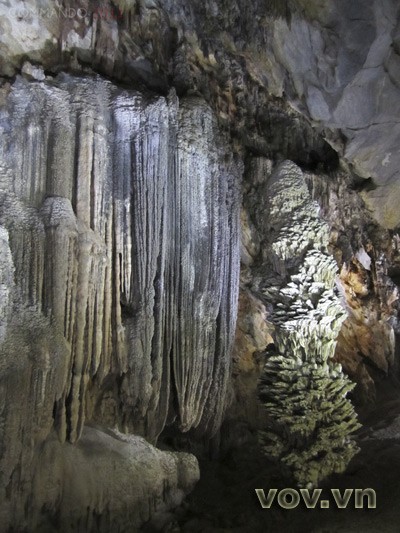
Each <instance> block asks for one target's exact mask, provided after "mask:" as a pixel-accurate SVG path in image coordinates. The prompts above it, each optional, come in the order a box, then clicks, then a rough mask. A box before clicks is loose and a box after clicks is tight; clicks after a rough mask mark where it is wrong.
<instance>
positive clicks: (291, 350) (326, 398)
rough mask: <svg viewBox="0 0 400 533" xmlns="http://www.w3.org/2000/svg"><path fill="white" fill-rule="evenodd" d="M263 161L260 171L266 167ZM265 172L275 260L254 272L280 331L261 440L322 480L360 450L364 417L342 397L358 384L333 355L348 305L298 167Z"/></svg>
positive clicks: (303, 475) (302, 477)
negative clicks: (356, 437)
mask: <svg viewBox="0 0 400 533" xmlns="http://www.w3.org/2000/svg"><path fill="white" fill-rule="evenodd" d="M266 163H267V164H265V163H264V162H262V161H261V162H259V163H258V164H257V165H255V171H256V172H260V171H261V172H262V171H263V170H264V171H266V172H268V167H269V166H270V165H268V162H266ZM264 180H265V191H264V194H263V195H262V196H263V198H264V201H265V207H264V206H258V210H257V208H256V214H257V226H258V227H261V228H262V229H263V232H264V234H265V235H266V236H267V238H268V241H269V242H268V254H267V257H268V259H269V261H270V262H269V264H265V265H264V266H267V267H268V274H267V275H266V276H265V277H264V276H263V277H262V278H261V279H257V277H255V279H254V281H255V287H254V290H258V291H261V292H262V293H263V294H264V295H265V297H266V301H267V302H269V303H270V305H272V306H273V309H272V313H271V316H270V320H271V322H272V323H273V324H274V325H275V326H276V334H275V348H274V352H275V353H274V355H272V356H271V357H269V358H268V361H267V363H266V364H265V368H264V370H263V373H262V376H261V383H260V388H259V389H260V398H261V401H262V402H263V404H264V405H265V408H266V411H267V415H268V417H269V419H270V422H269V426H270V427H269V430H263V431H262V432H261V440H262V442H263V448H264V449H265V451H266V452H267V454H268V455H272V456H274V457H277V458H279V459H280V461H282V463H283V464H284V465H286V466H287V467H288V468H289V469H290V471H292V473H293V475H294V477H295V479H296V481H297V483H298V484H300V485H303V486H307V485H313V486H317V485H318V482H320V481H322V479H323V478H324V477H326V476H328V475H330V474H331V473H333V472H342V471H344V470H345V468H346V467H347V465H348V463H349V462H350V460H351V459H352V457H353V455H354V454H355V452H356V450H357V448H356V446H355V443H354V441H352V440H351V433H352V432H353V431H354V430H355V429H358V427H359V424H357V422H356V415H355V413H354V409H353V406H352V404H351V402H350V401H349V400H347V399H345V397H346V394H347V392H349V391H350V390H352V389H353V388H354V384H352V383H351V382H350V381H349V380H348V378H346V377H345V376H344V375H343V373H342V370H341V367H340V365H338V364H337V363H333V362H332V358H333V356H334V353H335V348H336V339H337V336H338V334H339V331H340V329H341V327H342V324H343V320H344V318H345V310H344V308H343V307H342V305H341V303H340V300H339V298H338V296H337V294H336V293H335V289H336V287H335V282H336V278H337V265H336V263H335V261H334V259H333V258H332V257H331V256H330V254H329V253H328V250H327V248H328V242H329V229H328V225H327V224H326V223H325V222H324V221H322V220H319V217H318V211H319V209H318V204H317V203H316V202H315V201H312V200H311V196H310V193H309V191H308V189H307V186H306V183H305V180H304V177H303V175H302V172H301V170H300V169H299V168H298V167H296V166H295V165H293V163H290V162H284V163H282V164H281V165H280V166H279V167H278V168H277V169H275V170H274V172H273V173H272V175H271V176H268V175H267V176H266V178H264ZM288 220H290V221H291V223H290V224H288ZM336 292H337V289H336Z"/></svg>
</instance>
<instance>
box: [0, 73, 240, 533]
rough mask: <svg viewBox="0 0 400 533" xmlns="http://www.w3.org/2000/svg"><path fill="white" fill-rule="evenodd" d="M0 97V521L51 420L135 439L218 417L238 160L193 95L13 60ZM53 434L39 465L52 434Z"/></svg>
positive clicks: (235, 258) (17, 512) (233, 269)
mask: <svg viewBox="0 0 400 533" xmlns="http://www.w3.org/2000/svg"><path fill="white" fill-rule="evenodd" d="M0 113H1V114H0V128H1V133H2V135H1V141H0V154H1V170H0V183H1V188H0V225H1V242H2V247H1V255H0V258H1V262H0V273H1V279H0V288H1V294H2V299H1V307H0V318H1V328H0V334H1V337H2V339H3V342H2V344H1V366H0V369H1V373H0V381H1V398H2V400H1V403H2V406H3V407H2V411H1V414H0V421H1V422H0V424H1V427H2V430H3V432H2V435H3V436H2V439H1V454H0V462H1V471H2V473H3V476H2V478H1V483H0V491H1V494H2V496H1V501H3V502H4V501H5V500H7V498H11V500H12V501H13V502H15V500H16V499H17V500H18V508H17V509H14V510H11V508H6V509H5V511H4V513H5V514H3V520H2V523H3V524H11V523H12V522H10V521H11V520H14V521H18V520H21V521H23V520H29V519H30V518H31V517H30V516H29V512H30V508H29V506H25V503H24V502H25V501H26V498H27V497H28V496H29V493H30V490H31V489H30V488H29V487H30V483H31V481H32V472H31V468H30V463H31V461H32V458H33V457H34V455H35V453H38V449H39V447H40V446H42V443H43V441H44V440H45V439H46V437H47V435H49V434H50V432H51V431H52V428H55V429H56V430H57V433H58V437H59V439H60V441H61V442H64V441H65V440H67V441H69V442H71V443H75V442H79V439H80V436H81V435H82V431H83V430H84V427H85V422H87V421H90V420H95V421H96V422H97V423H98V424H99V425H101V426H106V427H119V428H120V430H122V431H124V432H133V433H135V434H136V435H137V434H140V435H144V436H146V437H147V438H148V439H150V440H153V441H154V440H156V438H157V437H158V435H159V434H160V433H161V431H162V430H163V428H164V427H165V425H166V423H168V424H172V423H174V424H175V425H176V427H178V428H179V430H180V431H183V432H186V431H189V430H190V429H192V430H196V431H197V433H198V434H199V435H207V436H208V437H210V436H212V435H213V434H214V433H215V432H216V431H217V429H218V428H219V426H220V424H221V421H222V417H223V414H224V410H225V407H226V401H227V392H228V380H229V376H230V368H231V360H230V351H231V346H232V342H233V339H234V334H235V322H236V314H237V312H236V309H237V294H238V282H239V253H240V252H239V231H238V225H239V190H238V177H239V173H240V165H238V164H237V163H236V162H235V160H234V158H233V156H231V155H230V154H229V153H228V144H227V143H226V140H225V139H224V138H223V136H221V134H220V133H219V131H218V128H217V125H216V122H215V119H214V117H213V114H212V112H211V110H210V108H209V107H208V106H207V105H206V104H205V103H204V101H203V100H202V99H201V98H199V97H187V98H185V99H183V100H182V101H181V102H178V99H177V98H176V96H175V94H174V92H173V91H172V92H171V93H170V94H169V95H168V97H150V96H149V97H147V96H145V95H143V94H141V93H139V92H135V91H129V90H124V89H119V88H117V87H116V86H114V85H113V84H111V83H110V82H107V81H104V80H102V79H100V78H96V77H86V78H85V77H82V78H74V77H71V76H68V75H60V76H59V77H58V78H57V79H51V80H50V79H49V80H47V81H46V82H39V81H33V82H31V81H27V80H26V79H24V78H21V77H18V78H17V80H16V81H15V83H14V84H13V85H12V86H10V87H9V88H7V101H6V103H3V105H2V107H1V109H0ZM54 450H55V451H54ZM54 450H53V451H54V453H53V452H52V454H51V457H52V458H53V459H54V464H53V465H49V468H50V469H51V468H55V469H56V468H58V467H60V468H61V466H60V465H58V464H57V457H58V455H57V453H56V451H57V450H58V451H59V454H60V455H59V457H62V456H64V451H65V450H69V448H68V447H67V445H65V446H64V447H61V448H60V447H58V448H57V447H56V448H54ZM71 453H75V452H71ZM76 453H79V452H76ZM60 460H61V459H60ZM121 468H122V467H121ZM136 482H137V479H136V480H134V479H132V483H136ZM142 489H143V494H145V495H146V491H147V489H146V487H144V486H143V487H142ZM71 490H72V489H71ZM157 494H158V497H159V498H163V496H162V493H161V494H160V493H157ZM147 497H148V496H145V498H147ZM149 497H150V496H149ZM48 498H49V509H51V510H52V511H53V510H54V509H56V508H57V499H56V500H54V499H53V495H51V494H48ZM115 501H116V500H115ZM115 501H114V500H112V501H111V500H110V502H109V503H110V506H111V507H112V509H111V507H110V512H114V511H115V512H117V508H116V507H115V505H114V504H115ZM104 505H106V503H104ZM168 505H169V504H168ZM93 509H94V507H93ZM75 511H76V510H75ZM75 511H73V510H71V512H74V513H75ZM77 512H78V511H76V513H77ZM96 512H97V511H96ZM9 513H11V514H9ZM65 513H67V514H68V512H67V511H65ZM139 514H140V513H139ZM76 516H77V514H76ZM143 516H144V515H143ZM147 518H148V516H147V514H146V520H147ZM138 520H139V518H138ZM140 520H142V521H144V518H143V517H142V518H141V519H140ZM15 523H16V522H15Z"/></svg>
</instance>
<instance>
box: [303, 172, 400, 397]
mask: <svg viewBox="0 0 400 533" xmlns="http://www.w3.org/2000/svg"><path fill="white" fill-rule="evenodd" d="M332 178H333V179H332ZM307 181H308V183H309V186H310V188H311V191H312V195H313V197H314V198H315V199H316V200H317V201H318V202H319V205H320V207H321V216H322V217H323V218H324V219H325V220H326V222H327V223H328V225H329V228H330V250H331V251H332V254H333V255H334V257H335V259H336V261H337V263H338V265H339V268H340V278H339V281H340V284H339V289H340V291H341V294H342V298H343V302H344V303H345V307H346V311H347V318H346V320H345V322H344V323H343V326H342V328H341V330H340V333H339V336H338V343H337V347H336V352H335V359H336V360H337V361H338V362H340V363H341V364H342V365H343V368H344V369H345V371H346V373H347V374H348V375H349V376H350V377H351V379H352V380H353V381H355V382H356V383H357V384H358V386H357V388H356V389H355V391H354V398H355V399H356V401H357V403H359V404H364V405H366V404H368V403H371V402H372V403H373V402H374V401H376V400H378V401H379V398H378V396H379V395H377V386H378V387H379V383H380V382H383V383H384V382H385V380H387V379H388V378H389V379H390V378H391V376H393V377H395V376H397V375H398V362H397V356H396V354H397V352H396V339H397V338H398V335H399V322H398V306H399V298H398V285H397V277H396V276H397V271H398V264H399V246H398V236H397V234H396V233H394V234H393V233H392V232H388V231H385V230H383V229H382V228H379V227H378V226H377V225H376V223H375V222H374V221H373V220H372V218H371V216H370V215H369V213H368V212H366V211H365V209H364V206H363V203H362V201H361V199H360V197H359V195H358V194H357V192H356V191H354V190H352V186H351V184H350V182H349V176H347V175H346V173H343V172H337V173H335V174H334V176H331V178H330V179H328V177H327V176H323V175H316V174H307Z"/></svg>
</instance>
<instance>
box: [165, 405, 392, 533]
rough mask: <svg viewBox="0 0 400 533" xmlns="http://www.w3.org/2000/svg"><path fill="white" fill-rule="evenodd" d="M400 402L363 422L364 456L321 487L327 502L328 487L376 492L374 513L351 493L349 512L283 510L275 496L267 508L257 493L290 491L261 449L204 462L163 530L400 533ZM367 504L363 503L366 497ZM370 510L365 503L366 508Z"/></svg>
mask: <svg viewBox="0 0 400 533" xmlns="http://www.w3.org/2000/svg"><path fill="white" fill-rule="evenodd" d="M399 413H400V399H397V398H396V399H393V397H392V398H391V399H388V401H387V402H385V403H383V404H380V407H379V408H377V409H375V410H374V411H371V412H370V413H369V414H368V416H364V417H362V416H361V417H360V418H364V420H363V422H364V424H365V425H364V428H363V430H362V431H361V433H360V435H359V446H360V452H359V453H358V454H357V455H356V456H355V457H354V459H353V460H352V462H351V463H350V465H349V467H348V469H347V471H346V472H345V473H344V474H342V475H334V476H331V478H329V479H328V480H327V481H325V482H324V483H323V484H321V488H322V496H321V498H320V499H323V497H324V496H325V497H326V498H328V497H329V496H330V494H331V493H330V489H332V488H337V489H340V492H341V494H343V491H344V490H345V489H357V488H360V489H366V488H372V489H374V490H375V493H376V508H374V509H368V508H362V509H355V507H354V495H352V497H351V498H350V500H349V503H348V505H347V507H346V508H345V509H338V508H337V507H336V504H335V502H334V500H333V498H332V496H330V497H329V499H330V502H331V505H330V508H329V509H321V508H319V503H318V504H317V507H316V508H315V509H307V508H306V507H305V505H304V503H300V504H299V505H298V507H296V508H295V509H290V510H289V509H288V510H285V509H282V508H281V507H280V506H279V504H278V502H277V501H276V498H275V500H274V502H273V504H272V506H271V508H270V509H262V507H261V505H260V503H259V501H258V498H257V495H256V493H255V489H256V488H263V489H264V492H265V494H267V493H268V490H269V489H270V488H277V489H282V488H286V487H293V488H295V487H294V486H293V483H292V484H291V483H290V481H288V480H285V479H282V476H281V474H280V473H279V471H278V469H277V467H276V466H275V465H274V464H272V463H271V462H269V461H268V460H267V459H266V458H264V457H263V456H262V454H261V452H260V450H259V449H258V446H257V444H256V443H255V442H254V443H253V444H249V445H248V446H246V447H245V448H242V449H238V450H235V451H234V452H231V453H230V454H229V455H228V456H226V457H225V458H224V459H223V460H220V461H210V460H204V461H202V462H201V473H202V475H201V480H200V482H199V483H198V485H197V486H196V488H195V490H194V491H193V492H192V494H191V495H190V496H189V497H188V498H187V500H186V501H185V502H184V504H183V506H182V507H181V508H179V509H178V510H177V512H176V514H175V516H174V521H173V522H170V523H169V525H168V526H167V527H166V528H164V529H163V531H169V532H174V533H178V532H181V533H200V532H204V533H217V532H228V531H231V532H235V533H258V532H260V533H261V532H263V533H269V532H271V533H275V532H279V533H280V532H282V533H335V532H344V533H353V532H354V533H356V532H357V533H358V532H363V533H377V532H380V533H398V532H400V505H399V503H398V502H399V501H400V416H399ZM365 500H366V499H365ZM366 506H367V504H366V501H365V507H366Z"/></svg>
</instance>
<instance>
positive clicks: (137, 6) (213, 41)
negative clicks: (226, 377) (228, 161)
mask: <svg viewBox="0 0 400 533" xmlns="http://www.w3.org/2000/svg"><path fill="white" fill-rule="evenodd" d="M398 14H399V6H398V3H397V1H396V0H385V1H384V2H382V1H381V0H374V1H372V2H370V1H367V0H357V1H356V2H352V3H351V6H349V3H348V2H347V1H345V0H340V1H336V0H327V1H325V2H320V1H312V2H305V1H304V0H291V1H289V2H283V0H274V1H271V2H264V1H261V0H258V1H255V2H252V4H251V6H249V5H248V2H246V1H245V0H235V1H234V2H232V1H231V0H229V2H226V1H225V0H210V1H208V2H206V3H199V2H189V3H188V2H186V1H185V2H183V1H175V0H174V1H166V2H163V3H162V4H156V3H154V2H149V1H142V0H140V1H139V0H130V1H126V2H125V1H124V2H122V1H121V2H117V3H116V4H113V3H111V2H108V1H102V2H91V1H88V0H80V1H79V2H74V3H73V4H71V5H67V4H65V5H64V4H57V3H56V4H54V3H53V2H50V1H49V0H42V1H41V2H40V3H37V2H36V1H35V0H27V1H26V2H17V3H14V2H10V1H9V0H3V2H2V3H1V6H0V24H1V38H0V39H1V41H0V46H1V48H0V52H1V56H0V57H1V62H0V74H2V75H5V76H12V75H13V74H14V73H15V72H16V71H19V70H20V69H21V68H23V64H24V61H25V60H27V59H28V60H29V61H30V62H36V63H40V64H42V65H43V66H44V67H45V69H48V70H57V69H59V68H60V67H63V68H69V69H71V68H74V69H77V70H82V68H91V69H94V70H95V71H98V72H101V73H103V74H105V75H107V76H111V77H113V78H114V79H119V80H121V81H122V80H124V81H128V82H129V83H132V82H133V83H135V84H136V85H137V84H143V85H144V86H147V87H149V88H151V89H153V90H156V91H164V92H166V91H167V89H168V85H169V84H170V83H171V82H172V83H173V85H174V86H175V87H176V89H177V90H178V92H179V93H185V92H187V91H199V92H201V93H202V94H203V95H204V96H205V97H206V99H207V100H208V101H209V102H210V103H211V104H212V105H213V107H214V108H215V109H216V110H217V112H218V115H219V118H220V120H221V122H222V123H224V124H226V125H227V126H228V127H231V128H232V129H233V130H236V131H237V132H238V133H239V134H240V136H241V138H242V139H243V141H244V142H245V143H246V144H247V145H248V146H249V147H252V149H256V150H257V151H261V152H263V153H265V155H271V154H272V153H273V151H274V150H275V153H276V151H284V155H285V157H289V158H291V159H293V158H294V157H295V156H296V157H297V158H299V159H303V161H305V162H308V163H311V162H312V161H313V159H314V160H317V161H318V160H319V161H321V160H323V157H322V156H324V155H325V156H327V155H329V150H327V148H326V146H324V145H323V143H321V142H320V141H319V140H318V139H317V136H316V135H315V134H314V133H313V132H312V130H311V129H310V127H309V126H307V124H303V125H299V122H298V119H297V118H296V116H295V114H291V113H290V111H289V110H288V109H287V108H286V109H287V111H288V112H286V113H282V105H281V103H279V101H276V100H274V98H275V97H278V98H282V97H283V98H285V99H286V100H287V101H288V102H289V103H290V106H291V107H292V108H293V109H296V110H297V111H299V112H300V113H301V114H303V115H304V116H305V117H307V119H308V120H309V122H310V123H311V124H313V126H314V127H315V128H316V129H317V130H318V131H319V132H320V133H321V134H322V136H324V137H325V138H326V139H327V140H328V141H329V142H330V143H331V144H332V145H333V146H334V147H335V149H337V150H338V152H339V154H340V155H341V156H343V158H344V159H345V160H346V161H348V162H349V163H350V164H351V165H352V167H353V169H354V171H355V172H356V173H357V174H358V175H359V176H361V177H363V178H368V180H369V178H372V181H373V183H374V187H372V188H371V187H367V189H365V190H364V191H363V193H362V195H363V198H364V200H365V201H366V203H367V205H368V206H369V207H370V209H371V210H372V212H373V214H374V217H375V218H376V220H378V221H379V223H380V224H382V225H384V226H385V227H388V228H394V227H396V226H397V225H398V224H399V223H400V216H399V214H398V209H397V205H398V201H399V199H400V192H399V191H400V190H399V188H398V185H397V172H398V167H399V160H398V156H397V155H396V154H397V145H398V143H399V136H400V126H399V112H400V109H399V108H398V106H397V104H396V102H397V101H398V100H399V72H400V55H399V17H398ZM33 70H34V69H32V68H28V70H27V69H26V67H25V71H27V72H28V71H29V72H30V74H31V75H32V72H33ZM37 73H38V71H36V74H33V75H34V76H35V75H37ZM39 75H41V74H40V73H39ZM271 97H273V98H271ZM387 102H390V105H388V104H387ZM283 107H284V106H283ZM283 125H285V126H286V132H288V131H290V132H291V134H290V135H287V133H286V134H285V133H284V132H282V133H281V132H279V131H278V130H279V129H280V128H281V127H282V126H283ZM274 126H277V128H276V131H275V135H273V136H271V127H272V128H274ZM296 130H297V131H296ZM298 130H300V131H298ZM305 140H306V141H307V142H306V143H305ZM305 144H307V145H308V146H309V147H310V146H312V145H313V149H312V152H313V153H312V154H311V155H310V152H309V153H308V155H305V154H303V155H300V153H301V152H300V150H299V148H301V146H302V145H303V147H304V146H305ZM367 184H369V185H370V184H371V181H370V180H369V181H368V183H367Z"/></svg>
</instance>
